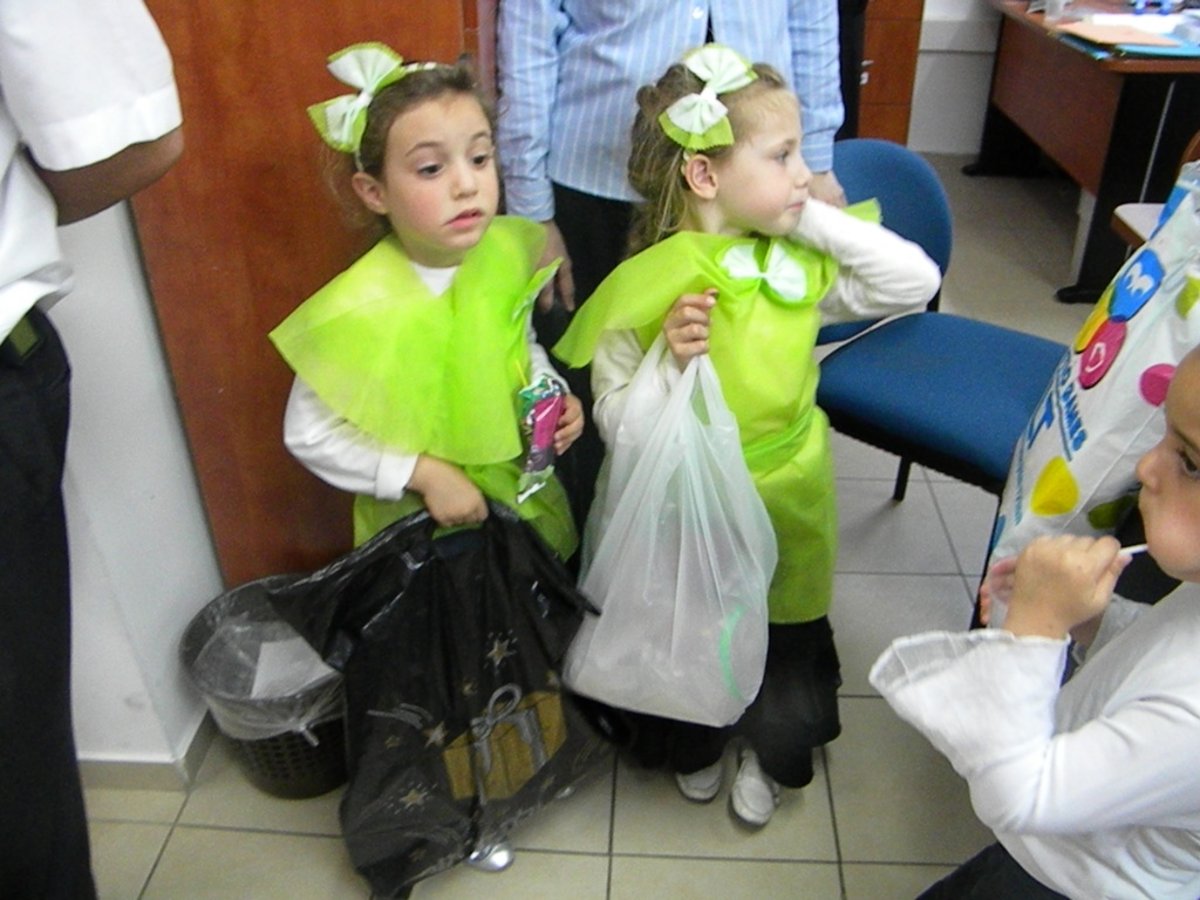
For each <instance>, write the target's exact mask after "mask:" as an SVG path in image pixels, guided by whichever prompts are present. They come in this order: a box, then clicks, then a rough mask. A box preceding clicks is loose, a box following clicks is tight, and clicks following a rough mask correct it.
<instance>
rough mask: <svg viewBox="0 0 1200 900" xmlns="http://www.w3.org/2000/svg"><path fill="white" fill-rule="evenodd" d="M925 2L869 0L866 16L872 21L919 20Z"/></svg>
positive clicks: (922, 0) (916, 0)
mask: <svg viewBox="0 0 1200 900" xmlns="http://www.w3.org/2000/svg"><path fill="white" fill-rule="evenodd" d="M924 7H925V0H870V2H869V3H868V4H867V15H868V16H869V17H870V18H872V19H916V20H917V21H920V20H921V16H922V14H923V13H924Z"/></svg>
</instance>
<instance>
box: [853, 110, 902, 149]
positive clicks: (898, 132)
mask: <svg viewBox="0 0 1200 900" xmlns="http://www.w3.org/2000/svg"><path fill="white" fill-rule="evenodd" d="M909 111H910V110H909V107H908V106H906V105H905V104H902V103H900V104H898V103H872V104H868V105H864V106H861V107H860V108H859V111H858V135H859V137H865V138H883V139H884V140H888V141H895V142H896V143H897V144H906V143H908V120H909Z"/></svg>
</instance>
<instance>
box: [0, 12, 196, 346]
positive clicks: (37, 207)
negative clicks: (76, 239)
mask: <svg viewBox="0 0 1200 900" xmlns="http://www.w3.org/2000/svg"><path fill="white" fill-rule="evenodd" d="M181 121H182V115H181V112H180V106H179V97H178V94H177V92H176V89H175V81H174V76H173V73H172V67H171V56H170V53H169V51H168V50H167V47H166V44H165V43H164V42H163V39H162V35H161V34H160V33H159V31H158V27H157V26H156V25H155V23H154V20H153V19H152V18H151V16H150V13H149V12H148V11H147V10H146V7H145V6H144V5H143V4H142V2H141V0H4V2H3V3H0V171H2V172H3V175H2V176H0V338H3V337H4V336H6V335H7V334H8V332H9V331H10V330H11V329H12V327H13V325H15V324H16V322H17V321H18V320H19V319H20V318H21V316H23V315H24V314H25V313H26V312H27V311H28V310H29V309H30V308H31V307H32V306H33V305H34V304H35V303H37V302H39V301H41V300H47V299H49V300H52V299H55V298H57V297H59V296H61V295H62V294H64V293H65V292H66V291H67V290H68V289H69V287H70V278H71V271H70V268H69V267H68V266H67V265H66V263H65V262H64V261H63V259H62V253H61V250H60V248H59V243H58V234H57V218H58V217H57V210H56V209H55V205H54V201H53V199H52V198H51V196H50V193H49V191H47V190H46V188H45V186H44V185H43V184H42V182H41V180H40V179H39V178H38V177H37V175H36V173H35V172H34V170H33V167H32V166H30V165H29V162H28V160H27V158H26V153H27V152H28V153H31V154H32V155H33V157H34V158H35V159H36V160H37V161H38V164H39V165H41V166H42V167H43V168H46V169H54V170H60V171H61V170H66V169H75V168H80V167H83V166H87V165H91V164H92V163H96V162H100V161H101V160H104V159H107V158H109V157H110V156H113V155H114V154H116V153H118V152H120V151H121V150H123V149H125V148H126V147H128V146H129V145H131V144H135V143H141V142H143V141H150V140H154V139H156V138H159V137H162V136H163V135H164V134H167V133H168V132H170V131H171V130H173V129H175V128H177V127H178V126H179V125H180V123H181Z"/></svg>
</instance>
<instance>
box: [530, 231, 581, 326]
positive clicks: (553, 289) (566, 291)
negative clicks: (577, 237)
mask: <svg viewBox="0 0 1200 900" xmlns="http://www.w3.org/2000/svg"><path fill="white" fill-rule="evenodd" d="M542 224H543V225H544V226H546V249H545V250H543V251H542V258H541V260H540V261H539V262H538V265H540V266H548V265H550V263H552V262H554V260H556V259H561V260H562V263H561V264H560V265H559V267H558V271H557V272H555V273H554V277H553V278H551V279H550V280H549V281H548V282H546V286H545V287H543V288H542V291H541V293H540V294H538V298H537V305H538V309H540V310H541V311H542V312H549V311H550V310H551V309H553V308H554V298H555V296H556V295H557V297H558V299H559V300H561V301H562V305H563V308H564V309H566V310H567V311H568V312H574V311H575V278H574V276H573V275H572V274H571V255H570V254H569V253H567V244H566V242H565V241H564V240H563V236H562V232H561V231H559V230H558V226H557V225H555V224H554V220H553V219H550V220H549V221H547V222H543V223H542Z"/></svg>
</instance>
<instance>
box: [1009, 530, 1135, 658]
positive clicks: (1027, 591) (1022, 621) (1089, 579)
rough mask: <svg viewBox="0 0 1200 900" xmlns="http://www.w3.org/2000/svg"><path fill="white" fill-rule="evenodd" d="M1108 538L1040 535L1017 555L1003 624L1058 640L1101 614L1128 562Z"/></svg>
mask: <svg viewBox="0 0 1200 900" xmlns="http://www.w3.org/2000/svg"><path fill="white" fill-rule="evenodd" d="M1120 549H1121V545H1120V544H1119V543H1118V542H1117V541H1116V540H1115V539H1113V538H1111V537H1102V538H1090V537H1078V536H1075V535H1061V536H1059V537H1040V538H1036V539H1035V540H1033V541H1032V542H1031V543H1030V544H1029V545H1028V546H1027V547H1026V548H1025V549H1024V550H1022V551H1021V553H1020V555H1019V556H1018V557H1017V560H1016V566H1015V571H1014V572H1013V582H1012V598H1011V600H1010V603H1009V610H1008V617H1007V618H1006V619H1005V622H1004V627H1005V628H1006V629H1007V630H1008V631H1011V632H1012V633H1013V634H1016V635H1041V636H1043V637H1049V638H1055V639H1060V638H1064V637H1066V636H1067V634H1068V633H1069V632H1070V631H1071V629H1073V628H1075V627H1076V626H1078V625H1081V624H1082V623H1084V622H1088V621H1090V620H1092V619H1095V618H1096V617H1097V616H1099V615H1101V614H1102V613H1103V612H1104V610H1105V608H1106V607H1107V606H1108V603H1109V600H1110V599H1111V597H1112V591H1113V587H1114V586H1115V585H1116V583H1117V577H1118V576H1119V575H1120V574H1121V570H1122V569H1124V568H1125V566H1126V565H1128V563H1129V557H1128V556H1122V555H1119V551H1120Z"/></svg>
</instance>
